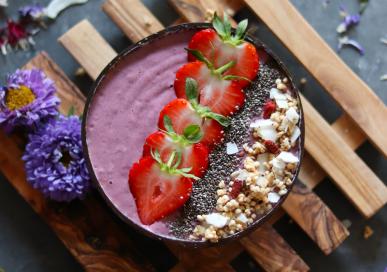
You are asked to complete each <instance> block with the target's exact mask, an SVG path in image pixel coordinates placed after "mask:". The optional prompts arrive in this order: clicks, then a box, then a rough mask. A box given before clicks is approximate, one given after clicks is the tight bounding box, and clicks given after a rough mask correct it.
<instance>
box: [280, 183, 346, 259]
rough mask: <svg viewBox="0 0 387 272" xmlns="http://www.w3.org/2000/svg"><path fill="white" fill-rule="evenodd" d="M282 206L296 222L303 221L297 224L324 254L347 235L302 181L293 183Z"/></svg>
mask: <svg viewBox="0 0 387 272" xmlns="http://www.w3.org/2000/svg"><path fill="white" fill-rule="evenodd" d="M282 207H283V208H284V209H285V211H286V212H287V213H288V214H289V215H290V216H291V217H292V218H293V219H294V220H295V221H296V222H304V223H302V224H299V225H300V226H301V228H303V230H304V231H305V232H306V233H307V234H308V235H309V237H310V238H311V239H312V240H313V241H315V242H316V243H317V245H318V246H319V248H320V249H321V250H322V251H323V252H324V253H325V254H330V253H331V252H332V251H333V250H335V249H336V248H337V247H338V246H339V245H340V244H341V243H342V242H343V241H344V240H345V238H347V237H348V235H349V232H348V230H347V229H346V228H345V227H344V226H343V224H342V223H341V222H340V221H339V220H338V219H337V218H336V216H335V215H334V214H333V213H332V211H331V210H330V209H329V208H328V207H327V206H326V205H325V204H324V202H323V201H322V200H321V199H320V198H319V197H318V196H317V195H316V194H314V193H313V192H312V191H311V189H309V188H307V187H306V186H305V185H303V184H302V183H296V184H295V185H294V187H293V190H292V192H291V193H290V194H289V196H288V198H287V199H286V200H285V202H284V204H283V205H282ZM305 214H306V215H307V216H305ZM306 228H307V229H306Z"/></svg>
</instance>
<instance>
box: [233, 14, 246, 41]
mask: <svg viewBox="0 0 387 272" xmlns="http://www.w3.org/2000/svg"><path fill="white" fill-rule="evenodd" d="M248 23H249V21H248V20H247V19H245V20H243V21H241V22H239V24H238V26H237V29H236V34H235V37H236V38H237V39H238V40H241V39H243V38H244V37H245V33H246V29H247V25H248Z"/></svg>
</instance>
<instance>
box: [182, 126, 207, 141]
mask: <svg viewBox="0 0 387 272" xmlns="http://www.w3.org/2000/svg"><path fill="white" fill-rule="evenodd" d="M183 135H184V137H185V138H186V139H187V140H188V141H189V142H190V143H198V142H199V141H200V140H201V139H202V137H203V133H202V132H201V130H200V127H199V126H198V125H189V126H187V127H186V128H185V129H184V132H183Z"/></svg>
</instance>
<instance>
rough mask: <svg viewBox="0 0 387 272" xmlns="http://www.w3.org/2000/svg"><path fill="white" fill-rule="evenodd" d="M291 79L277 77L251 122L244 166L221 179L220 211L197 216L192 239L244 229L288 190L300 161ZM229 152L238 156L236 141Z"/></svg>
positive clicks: (212, 237) (209, 238) (208, 238)
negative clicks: (263, 105) (227, 178)
mask: <svg viewBox="0 0 387 272" xmlns="http://www.w3.org/2000/svg"><path fill="white" fill-rule="evenodd" d="M287 83H288V79H287V78H284V79H282V80H281V79H277V80H276V88H272V89H271V90H270V100H269V101H268V102H267V103H266V105H265V107H264V109H263V113H262V117H261V118H259V119H257V120H254V121H253V122H252V123H251V124H250V128H251V130H252V138H253V142H252V143H250V144H247V143H246V144H244V145H243V147H242V148H243V151H242V152H243V153H244V156H245V158H244V161H243V165H242V167H241V168H240V169H237V170H236V171H234V172H233V173H232V174H231V176H230V180H231V181H230V182H229V183H228V184H226V182H225V181H223V180H221V181H220V182H219V185H218V190H217V205H216V211H214V212H213V213H210V214H203V215H198V216H197V220H198V224H197V225H196V227H195V228H194V230H193V233H192V234H191V235H190V239H193V240H198V239H201V240H203V241H211V242H217V241H218V240H219V239H220V238H225V237H227V236H229V235H233V234H235V233H237V232H239V231H242V230H244V229H245V228H247V227H248V226H249V225H250V224H252V223H253V222H254V221H255V220H256V219H257V218H259V217H260V216H262V215H263V214H265V213H266V212H268V211H269V210H270V209H272V205H273V204H275V203H277V202H278V201H279V200H280V198H281V196H283V195H285V194H286V193H287V192H288V187H289V186H290V185H291V183H292V180H293V176H294V172H295V170H296V168H297V165H298V163H299V158H298V154H297V149H296V148H295V146H296V145H297V140H298V138H299V136H300V134H301V131H300V128H299V126H298V124H299V119H300V115H299V108H298V104H297V99H296V98H295V97H293V96H292V95H291V92H290V90H289V89H288V86H287ZM226 153H227V155H228V156H236V155H240V151H239V149H238V147H237V146H236V145H235V144H234V143H228V144H227V152H226Z"/></svg>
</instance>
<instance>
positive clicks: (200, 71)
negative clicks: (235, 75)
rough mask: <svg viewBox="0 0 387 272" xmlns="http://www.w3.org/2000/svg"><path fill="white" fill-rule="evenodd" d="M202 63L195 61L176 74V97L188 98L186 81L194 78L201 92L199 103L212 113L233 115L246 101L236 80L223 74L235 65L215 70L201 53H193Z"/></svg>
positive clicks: (227, 65)
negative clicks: (226, 77)
mask: <svg viewBox="0 0 387 272" xmlns="http://www.w3.org/2000/svg"><path fill="white" fill-rule="evenodd" d="M192 53H193V54H195V55H196V56H197V58H198V59H200V60H201V61H194V62H190V63H187V64H185V65H183V66H182V67H181V68H180V69H179V70H178V71H177V73H176V79H175V83H174V87H175V92H176V96H177V97H179V98H186V95H185V81H186V79H187V78H188V77H189V78H193V79H195V80H196V82H197V83H198V89H199V90H200V96H199V101H200V104H201V105H203V106H207V107H209V108H210V109H211V111H213V112H215V113H219V114H222V115H225V116H229V115H231V114H233V113H234V112H235V111H236V110H238V109H239V108H240V107H241V106H242V105H243V104H244V101H245V95H244V93H243V90H242V88H241V87H240V86H239V84H238V83H237V82H235V81H234V80H230V79H229V80H227V79H225V77H224V76H223V73H224V72H225V71H227V69H228V68H229V67H231V66H232V65H233V64H234V63H233V62H232V63H230V64H226V65H225V66H223V67H220V68H218V69H217V70H215V69H214V68H213V65H212V63H210V62H209V61H208V60H207V59H206V58H205V57H204V56H202V55H201V53H200V52H199V51H192Z"/></svg>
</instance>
